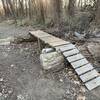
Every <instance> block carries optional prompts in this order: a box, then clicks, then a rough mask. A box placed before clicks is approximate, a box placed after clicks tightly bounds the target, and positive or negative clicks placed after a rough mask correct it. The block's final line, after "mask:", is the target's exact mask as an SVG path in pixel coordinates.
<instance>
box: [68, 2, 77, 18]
mask: <svg viewBox="0 0 100 100" xmlns="http://www.w3.org/2000/svg"><path fill="white" fill-rule="evenodd" d="M75 1H76V0H69V5H68V14H69V15H70V16H73V15H74V9H75Z"/></svg>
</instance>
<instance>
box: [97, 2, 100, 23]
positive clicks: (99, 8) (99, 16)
mask: <svg viewBox="0 0 100 100" xmlns="http://www.w3.org/2000/svg"><path fill="white" fill-rule="evenodd" d="M96 6H97V10H96V21H97V23H100V0H97V4H96Z"/></svg>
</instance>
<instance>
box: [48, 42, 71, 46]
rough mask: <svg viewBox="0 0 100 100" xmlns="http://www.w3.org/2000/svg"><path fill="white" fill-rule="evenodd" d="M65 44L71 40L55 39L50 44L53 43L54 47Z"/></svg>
mask: <svg viewBox="0 0 100 100" xmlns="http://www.w3.org/2000/svg"><path fill="white" fill-rule="evenodd" d="M64 44H70V42H67V41H64V40H61V41H55V42H50V43H49V45H51V46H53V47H56V46H61V45H64Z"/></svg>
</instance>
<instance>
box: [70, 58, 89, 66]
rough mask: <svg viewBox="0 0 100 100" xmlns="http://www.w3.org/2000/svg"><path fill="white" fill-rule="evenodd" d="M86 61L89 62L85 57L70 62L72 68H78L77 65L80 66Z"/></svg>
mask: <svg viewBox="0 0 100 100" xmlns="http://www.w3.org/2000/svg"><path fill="white" fill-rule="evenodd" d="M87 63H89V62H88V61H87V60H86V59H81V60H79V61H76V62H73V63H71V65H72V67H73V68H78V67H81V66H83V65H85V64H87Z"/></svg>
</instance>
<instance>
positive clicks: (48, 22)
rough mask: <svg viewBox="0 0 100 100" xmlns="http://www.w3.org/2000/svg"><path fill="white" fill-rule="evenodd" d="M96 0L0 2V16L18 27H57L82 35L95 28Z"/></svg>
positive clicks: (96, 22)
mask: <svg viewBox="0 0 100 100" xmlns="http://www.w3.org/2000/svg"><path fill="white" fill-rule="evenodd" d="M99 4H100V0H1V5H2V6H1V8H0V15H1V18H3V19H13V20H14V23H15V24H17V25H19V26H24V25H26V26H28V25H33V26H34V25H38V26H39V25H40V26H41V25H42V26H45V27H47V28H51V27H59V29H60V30H61V29H62V30H63V31H65V32H69V31H77V32H80V33H82V32H84V31H87V29H89V27H90V26H91V25H99V20H100V13H99V12H100V7H99Z"/></svg>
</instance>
